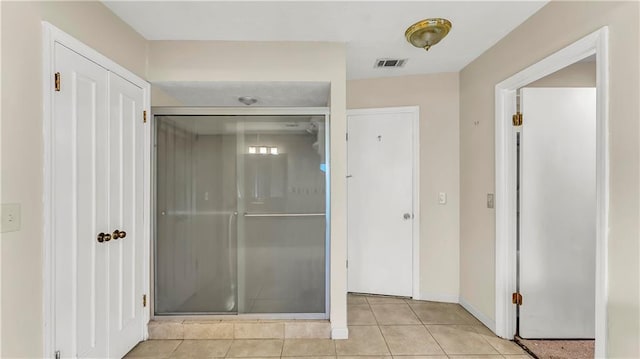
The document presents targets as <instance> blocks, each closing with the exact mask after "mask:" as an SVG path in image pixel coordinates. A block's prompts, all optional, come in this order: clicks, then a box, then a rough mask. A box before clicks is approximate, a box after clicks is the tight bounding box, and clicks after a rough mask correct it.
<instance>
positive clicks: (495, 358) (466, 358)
mask: <svg viewBox="0 0 640 359" xmlns="http://www.w3.org/2000/svg"><path fill="white" fill-rule="evenodd" d="M449 358H450V359H504V357H503V356H502V355H496V354H490V355H449Z"/></svg>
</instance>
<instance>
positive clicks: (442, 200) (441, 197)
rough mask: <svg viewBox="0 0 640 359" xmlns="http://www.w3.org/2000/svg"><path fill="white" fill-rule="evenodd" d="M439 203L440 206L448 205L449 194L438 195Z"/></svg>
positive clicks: (441, 193)
mask: <svg viewBox="0 0 640 359" xmlns="http://www.w3.org/2000/svg"><path fill="white" fill-rule="evenodd" d="M438 203H440V204H446V203H447V194H446V193H445V192H440V193H438Z"/></svg>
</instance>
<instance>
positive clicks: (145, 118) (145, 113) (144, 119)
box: [142, 111, 147, 123]
mask: <svg viewBox="0 0 640 359" xmlns="http://www.w3.org/2000/svg"><path fill="white" fill-rule="evenodd" d="M142 123H147V111H142Z"/></svg>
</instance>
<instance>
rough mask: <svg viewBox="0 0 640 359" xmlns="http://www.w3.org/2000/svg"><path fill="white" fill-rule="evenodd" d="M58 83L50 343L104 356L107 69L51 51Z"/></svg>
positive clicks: (77, 354)
mask: <svg viewBox="0 0 640 359" xmlns="http://www.w3.org/2000/svg"><path fill="white" fill-rule="evenodd" d="M55 63H56V70H57V71H58V72H60V74H61V76H62V77H64V79H65V82H64V86H61V90H60V91H59V92H58V93H57V94H56V96H55V98H54V111H55V112H54V116H53V120H54V121H53V122H54V123H53V126H52V130H53V138H54V141H55V142H54V144H53V146H52V149H53V153H52V162H53V163H52V168H53V173H52V174H53V183H52V189H53V194H52V197H53V203H54V207H53V212H54V214H55V216H54V217H53V232H54V233H53V240H54V241H55V253H54V255H55V261H54V265H55V266H54V268H55V269H54V272H55V284H54V288H55V291H54V293H55V315H56V322H55V335H56V336H55V342H56V347H57V350H59V351H61V352H62V353H65V356H72V357H106V356H107V355H108V354H107V346H106V345H107V343H106V341H104V338H106V337H107V326H106V323H107V310H106V308H107V305H108V298H107V293H108V288H107V286H106V285H105V284H106V283H107V278H108V272H107V268H108V265H107V251H108V249H107V246H106V245H105V244H104V243H98V242H97V241H96V235H97V234H98V232H106V231H109V227H108V217H107V195H106V194H107V181H106V179H107V167H106V166H105V164H106V163H107V160H108V154H107V150H108V149H109V147H108V146H104V142H105V141H104V139H105V138H106V137H107V125H108V122H107V84H108V79H107V76H108V72H107V70H105V69H104V68H102V67H100V66H98V65H97V64H95V63H93V62H91V61H89V60H87V59H86V58H84V57H82V56H79V55H78V54H76V53H75V52H73V51H71V50H69V49H67V48H66V47H64V46H62V45H59V44H56V46H55Z"/></svg>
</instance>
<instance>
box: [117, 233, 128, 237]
mask: <svg viewBox="0 0 640 359" xmlns="http://www.w3.org/2000/svg"><path fill="white" fill-rule="evenodd" d="M126 236H127V232H125V231H120V232H118V237H120V238H124V237H126Z"/></svg>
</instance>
